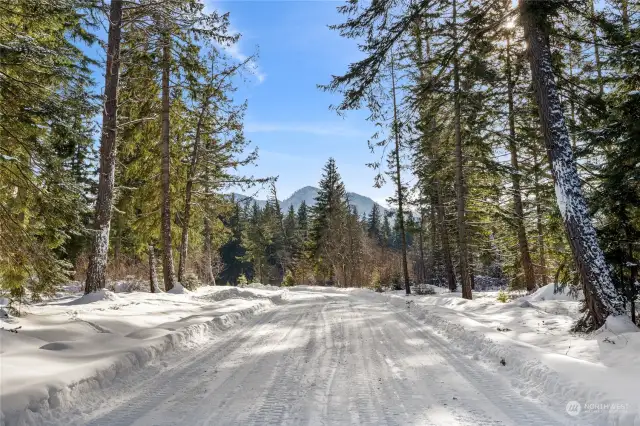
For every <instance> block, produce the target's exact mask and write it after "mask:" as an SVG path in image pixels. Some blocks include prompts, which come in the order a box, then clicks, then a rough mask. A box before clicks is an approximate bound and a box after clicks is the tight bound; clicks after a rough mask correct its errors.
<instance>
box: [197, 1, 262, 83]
mask: <svg viewBox="0 0 640 426" xmlns="http://www.w3.org/2000/svg"><path fill="white" fill-rule="evenodd" d="M217 3H218V2H217V1H215V0H209V1H205V8H204V11H205V13H211V12H213V11H214V10H215V11H217V12H219V13H221V14H222V13H225V11H224V10H222V8H221V7H220V5H219V4H217ZM229 34H230V35H236V34H242V32H241V31H238V30H237V29H236V28H234V27H233V25H229ZM240 41H241V40H239V41H238V42H236V43H234V44H232V45H224V44H218V47H219V48H221V49H222V50H224V51H225V52H226V53H227V54H228V55H229V56H230V57H232V58H233V59H235V60H236V61H238V62H244V61H246V60H247V59H248V58H249V56H250V55H247V54H245V53H244V52H243V51H242V50H241V48H240ZM247 69H248V70H249V72H250V73H251V74H253V76H254V77H255V78H256V79H257V80H258V83H259V84H260V83H262V82H264V80H265V79H266V78H267V75H266V74H265V73H264V72H263V71H262V70H261V69H260V66H259V65H258V63H257V62H256V61H254V60H253V59H252V60H251V61H249V62H248V63H247Z"/></svg>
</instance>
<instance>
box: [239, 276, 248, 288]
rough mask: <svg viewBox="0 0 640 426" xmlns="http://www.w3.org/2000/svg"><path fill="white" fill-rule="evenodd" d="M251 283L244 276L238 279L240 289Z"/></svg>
mask: <svg viewBox="0 0 640 426" xmlns="http://www.w3.org/2000/svg"><path fill="white" fill-rule="evenodd" d="M248 283H249V281H248V280H247V277H246V276H245V275H244V274H240V276H239V277H238V286H239V287H244V286H246V285H247V284H248Z"/></svg>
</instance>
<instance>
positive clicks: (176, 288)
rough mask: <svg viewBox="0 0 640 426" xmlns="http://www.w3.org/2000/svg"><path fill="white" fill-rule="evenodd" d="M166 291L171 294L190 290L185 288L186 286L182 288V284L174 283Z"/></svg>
mask: <svg viewBox="0 0 640 426" xmlns="http://www.w3.org/2000/svg"><path fill="white" fill-rule="evenodd" d="M167 293H171V294H189V293H191V292H190V291H189V290H187V289H186V288H184V287H183V286H182V284H180V283H176V285H174V286H173V288H172V289H171V290H169V291H168V292H167Z"/></svg>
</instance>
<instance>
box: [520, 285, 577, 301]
mask: <svg viewBox="0 0 640 426" xmlns="http://www.w3.org/2000/svg"><path fill="white" fill-rule="evenodd" d="M583 298H584V297H583V296H582V292H581V291H579V292H578V294H577V295H574V294H573V293H570V292H569V287H568V286H566V287H564V288H558V289H557V292H556V288H555V284H547V285H545V286H544V287H540V288H539V289H538V290H536V292H535V293H533V294H531V295H529V296H525V297H524V298H523V299H525V300H528V301H530V302H541V301H544V300H568V301H573V302H575V301H577V300H582V299H583Z"/></svg>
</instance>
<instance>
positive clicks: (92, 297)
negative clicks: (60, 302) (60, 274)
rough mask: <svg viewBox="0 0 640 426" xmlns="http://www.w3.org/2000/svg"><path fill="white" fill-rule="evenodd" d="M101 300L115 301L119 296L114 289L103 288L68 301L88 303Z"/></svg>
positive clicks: (74, 303)
mask: <svg viewBox="0 0 640 426" xmlns="http://www.w3.org/2000/svg"><path fill="white" fill-rule="evenodd" d="M101 300H109V301H115V300H118V296H117V295H116V294H115V293H114V292H112V291H109V290H106V289H102V290H99V291H95V292H92V293H89V294H85V295H84V296H82V297H80V298H79V299H76V300H73V301H71V302H68V303H67V305H85V304H87V303H94V302H99V301H101Z"/></svg>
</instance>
